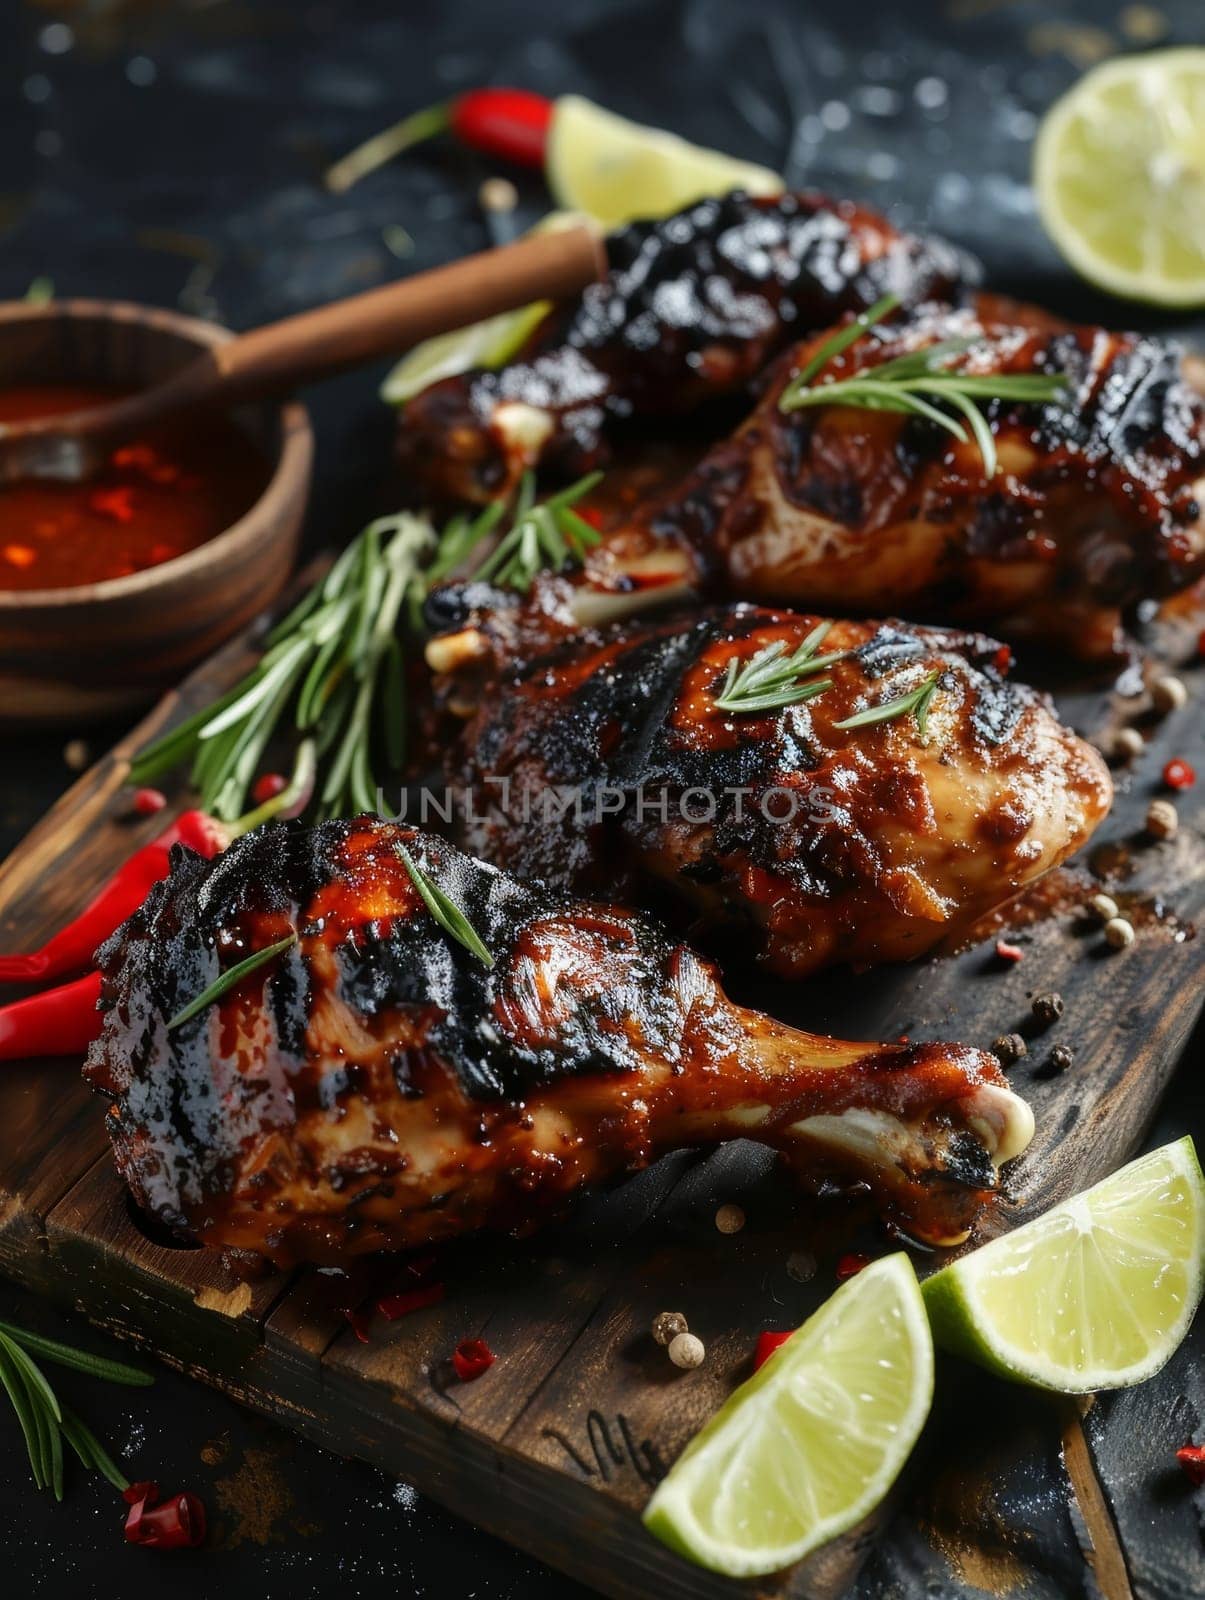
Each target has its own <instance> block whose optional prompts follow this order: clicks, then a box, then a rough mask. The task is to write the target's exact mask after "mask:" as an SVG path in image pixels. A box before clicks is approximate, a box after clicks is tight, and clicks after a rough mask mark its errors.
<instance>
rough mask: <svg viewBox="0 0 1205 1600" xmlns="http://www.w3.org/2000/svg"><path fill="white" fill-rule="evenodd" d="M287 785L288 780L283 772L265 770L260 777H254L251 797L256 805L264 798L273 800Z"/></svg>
mask: <svg viewBox="0 0 1205 1600" xmlns="http://www.w3.org/2000/svg"><path fill="white" fill-rule="evenodd" d="M288 787H289V780H288V779H287V778H286V777H285V775H284V773H283V772H265V773H264V775H263V777H262V778H256V780H255V787H254V788H253V789H252V790H251V798H252V800H254V801H255V803H256V805H257V806H262V805H263V803H264V801H265V800H275V799H276V796H277V795H278V794H283V793H284V791H285V790H286V789H287V788H288Z"/></svg>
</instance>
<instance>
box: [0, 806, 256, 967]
mask: <svg viewBox="0 0 1205 1600" xmlns="http://www.w3.org/2000/svg"><path fill="white" fill-rule="evenodd" d="M225 843H226V839H225V835H224V833H223V831H222V827H221V824H220V823H217V822H215V821H214V820H213V818H212V817H209V816H206V814H205V813H204V812H203V811H185V812H183V813H182V814H181V815H180V816H178V817H177V818H176V820H175V821H174V822H173V823H172V824H171V826H170V827H168V828H165V829H164V831H163V832H162V833H161V834H159V836H158V837H157V838H155V839H152V840H151V842H150V844H147V845H143V847H142V849H141V850H136V851H135V852H134V854H133V855H132V856H131V857H130V859H129V860H128V861H127V862H126V863H125V865H124V866H122V867H120V868H118V870H117V871H116V872H115V873H114V874H113V876H112V877H111V878H110V879H109V881H108V883H106V884H105V885H104V886H103V887H102V888H101V889H100V890H99V892H98V893H97V894H96V895H94V896H93V898H92V899H91V900H90V901H89V903H88V904H87V905H86V906H85V907H84V909H83V911H81V912H80V914H79V916H78V917H76V918H75V920H74V921H73V922H69V923H68V924H67V926H66V927H65V928H60V929H59V931H58V933H56V934H55V936H54V938H53V939H51V940H49V941H48V942H47V943H46V944H44V945H43V946H42V948H41V949H40V950H35V951H34V952H33V953H32V954H31V955H27V956H0V983H32V982H34V981H35V980H37V979H39V978H58V977H61V976H62V975H63V974H64V973H67V972H78V971H79V970H80V969H81V968H82V967H86V966H89V965H91V962H92V958H93V956H94V955H95V954H96V948H97V946H98V945H100V944H103V943H104V941H105V940H106V939H107V938H108V937H109V935H110V934H111V933H112V932H113V931H114V929H115V928H119V927H120V926H121V924H122V923H123V922H124V921H125V920H126V918H127V917H129V916H132V915H133V914H134V912H135V911H137V909H138V907H139V906H140V905H141V904H142V902H143V901H144V900H145V899H146V897H147V895H148V893H149V892H150V889H151V886H152V885H153V884H156V883H158V882H159V880H160V879H161V878H166V877H167V872H168V853H169V852H170V850H171V847H172V845H174V844H184V845H187V846H188V847H189V849H191V850H195V851H196V852H197V854H198V855H202V856H205V857H206V858H207V859H208V858H210V857H212V856H215V855H217V853H218V851H219V850H221V849H222V848H223V847H224V846H225Z"/></svg>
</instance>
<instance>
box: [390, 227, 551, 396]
mask: <svg viewBox="0 0 1205 1600" xmlns="http://www.w3.org/2000/svg"><path fill="white" fill-rule="evenodd" d="M581 220H582V219H581V217H580V216H579V215H577V214H576V213H574V212H567V211H550V212H549V214H548V215H547V216H546V217H541V218H540V220H539V222H537V223H536V225H535V227H534V228H530V229H528V232H529V233H555V232H557V231H558V230H560V229H561V228H568V227H571V226H572V225H573V224H574V223H576V222H580V221H581ZM551 310H552V301H551V300H533V301H532V303H531V305H529V306H520V307H519V308H518V309H517V310H516V311H502V312H500V313H499V314H498V315H497V316H496V317H486V318H484V319H483V320H482V321H481V322H471V323H470V324H469V325H468V327H467V328H456V329H454V330H453V331H452V332H451V333H439V334H436V336H435V337H434V338H433V339H424V340H423V342H422V344H416V345H415V347H414V349H413V350H411V351H410V352H409V353H408V354H407V355H404V356H403V357H402V359H401V360H400V361H399V362H398V364H397V366H396V367H394V368H392V370H391V371H390V372H389V374H388V376H387V377H386V378H385V381H384V382H383V383H382V384H381V399H382V400H384V401H386V402H387V403H388V404H389V405H391V406H404V405H405V404H406V401H407V400H412V399H413V398H414V396H415V395H416V394H418V393H419V392H420V391H421V390H423V389H429V388H430V387H431V385H432V384H433V383H438V382H439V381H440V379H441V378H454V377H456V376H457V374H458V373H461V372H469V371H471V370H472V368H474V367H500V366H503V365H504V364H505V363H506V362H507V361H509V360H510V359H511V357H512V356H513V355H515V354H516V352H517V351H518V350H519V349H520V347H521V346H522V344H523V342H524V340H525V339H526V338H527V335H528V334H529V333H530V332H531V330H532V329H533V328H534V327H535V325H536V323H537V322H539V321H540V319H541V317H543V316H544V315H545V314H546V313H547V312H549V311H551Z"/></svg>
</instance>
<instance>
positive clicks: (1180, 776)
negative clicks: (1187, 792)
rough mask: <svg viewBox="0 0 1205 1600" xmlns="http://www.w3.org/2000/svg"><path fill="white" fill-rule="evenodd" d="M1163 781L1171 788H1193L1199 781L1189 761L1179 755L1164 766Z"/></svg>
mask: <svg viewBox="0 0 1205 1600" xmlns="http://www.w3.org/2000/svg"><path fill="white" fill-rule="evenodd" d="M1163 781H1164V783H1165V784H1166V785H1167V787H1168V788H1169V789H1191V788H1192V786H1193V784H1194V783H1196V781H1197V775H1196V772H1195V771H1194V770H1193V768H1192V767H1190V766H1189V764H1188V762H1187V761H1181V760H1180V759H1179V758H1178V757H1177V759H1176V760H1174V761H1169V762H1168V763H1167V765H1166V766H1165V767H1164V769H1163Z"/></svg>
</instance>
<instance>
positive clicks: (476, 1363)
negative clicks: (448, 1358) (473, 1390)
mask: <svg viewBox="0 0 1205 1600" xmlns="http://www.w3.org/2000/svg"><path fill="white" fill-rule="evenodd" d="M497 1359H498V1358H497V1356H496V1355H495V1354H494V1352H493V1351H492V1350H491V1349H490V1347H489V1345H488V1344H486V1342H485V1340H484V1339H462V1340H461V1341H460V1343H459V1344H458V1345H457V1346H456V1348H455V1350H453V1352H452V1365H453V1367H454V1368H455V1369H456V1376H457V1377H458V1378H459V1379H460V1381H461V1383H472V1381H473V1379H474V1378H479V1377H480V1376H481V1374H482V1373H483V1372H485V1371H487V1370H488V1369H489V1368H490V1367H492V1366H493V1364H494V1362H495V1361H496V1360H497Z"/></svg>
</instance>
